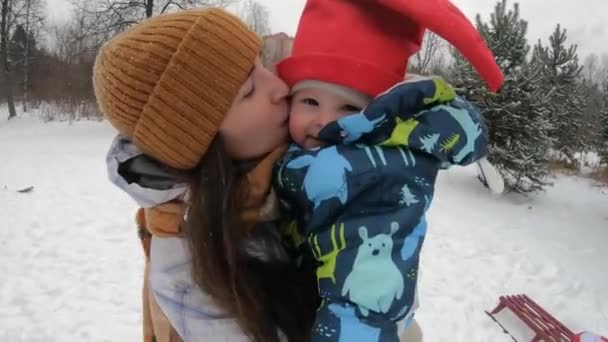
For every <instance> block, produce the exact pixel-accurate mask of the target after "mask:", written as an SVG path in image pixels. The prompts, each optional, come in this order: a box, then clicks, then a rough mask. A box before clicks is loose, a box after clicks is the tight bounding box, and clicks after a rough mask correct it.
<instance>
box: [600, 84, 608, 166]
mask: <svg viewBox="0 0 608 342" xmlns="http://www.w3.org/2000/svg"><path fill="white" fill-rule="evenodd" d="M603 88H604V91H603V101H602V102H603V106H602V111H601V112H600V127H601V128H600V132H601V135H600V139H601V140H600V142H601V143H600V159H601V161H602V163H604V164H606V165H608V78H606V80H605V81H604V84H603Z"/></svg>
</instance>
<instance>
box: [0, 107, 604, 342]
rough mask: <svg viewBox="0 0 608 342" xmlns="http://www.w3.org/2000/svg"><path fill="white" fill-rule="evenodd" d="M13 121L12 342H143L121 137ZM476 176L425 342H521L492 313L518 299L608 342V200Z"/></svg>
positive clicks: (3, 125) (8, 186)
mask: <svg viewBox="0 0 608 342" xmlns="http://www.w3.org/2000/svg"><path fill="white" fill-rule="evenodd" d="M5 117H6V115H4V114H2V115H0V118H1V119H0V341H16V342H19V341H28V342H29V341H45V342H52V341H60V342H66V341H137V340H140V336H141V332H140V331H141V326H140V320H141V314H140V292H139V291H140V282H141V274H142V266H143V260H142V255H141V250H140V247H139V241H138V239H137V237H136V233H135V227H134V223H133V213H134V209H135V205H134V204H133V203H132V202H131V201H130V200H129V199H128V198H127V197H126V195H124V194H122V193H121V192H120V191H119V190H117V189H115V188H114V187H113V186H111V185H110V183H109V182H108V181H107V180H106V175H105V167H104V156H105V151H106V148H107V146H108V144H109V142H110V140H111V139H112V136H113V130H112V128H111V127H110V126H109V125H108V124H107V123H104V122H76V123H73V124H69V123H66V122H63V123H46V124H45V123H42V122H39V121H37V120H34V119H27V118H17V119H16V120H12V121H10V122H7V121H6V119H4V118H5ZM474 175H475V169H474V168H465V169H463V168H460V169H453V170H450V171H449V172H446V173H444V174H442V175H441V176H440V178H439V183H438V190H437V196H436V199H435V202H434V205H433V207H432V209H431V212H430V217H429V233H428V236H427V239H426V242H425V247H424V252H423V262H422V263H423V265H422V267H423V268H422V280H421V284H420V301H421V307H420V311H419V314H418V316H417V317H418V320H419V322H420V324H421V326H422V328H423V331H424V334H425V341H431V342H434V341H450V342H453V341H475V342H477V341H484V342H485V341H497V342H500V341H511V339H510V338H509V337H508V336H506V335H505V334H503V333H502V331H501V329H500V328H499V327H498V325H496V324H495V323H494V322H492V321H491V320H490V319H489V318H488V317H487V316H486V315H485V313H484V310H485V309H490V308H492V307H493V306H494V305H495V304H496V302H497V298H498V296H499V295H501V294H507V293H526V294H528V295H529V296H530V297H532V298H534V299H535V300H536V301H537V302H539V303H540V304H541V305H542V306H544V307H545V308H546V309H547V310H548V311H549V312H551V313H553V314H554V315H555V316H557V317H558V318H559V319H561V320H562V321H563V322H564V323H565V324H566V325H567V326H569V327H571V328H572V329H573V330H575V331H579V330H583V329H585V330H593V331H595V332H598V333H602V334H604V335H608V266H606V260H608V248H606V247H607V244H608V190H607V189H601V188H597V187H593V186H591V183H590V182H589V181H588V180H586V179H581V178H576V177H565V176H562V177H559V178H557V179H556V180H555V187H553V188H551V189H549V190H548V191H547V192H546V193H542V194H539V195H536V196H533V197H530V198H523V197H521V196H516V195H507V196H502V197H494V196H492V195H491V194H489V192H487V191H486V190H485V189H483V188H482V187H480V185H479V183H478V182H477V180H475V178H474ZM30 185H32V186H34V187H35V188H34V190H33V191H32V192H30V193H18V192H17V190H19V189H21V188H24V187H27V186H30Z"/></svg>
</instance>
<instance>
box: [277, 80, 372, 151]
mask: <svg viewBox="0 0 608 342" xmlns="http://www.w3.org/2000/svg"><path fill="white" fill-rule="evenodd" d="M361 110H362V108H359V107H357V106H356V105H355V104H354V103H353V101H350V100H349V99H346V98H344V97H342V96H340V95H337V94H335V93H333V92H330V91H326V90H321V89H316V88H304V89H301V90H298V91H297V92H295V93H294V94H293V96H292V98H291V111H290V113H289V134H290V135H291V138H292V139H293V141H294V142H295V143H296V144H298V145H299V146H300V147H302V148H304V149H314V148H317V147H319V146H322V145H323V142H322V141H320V140H319V139H318V136H319V131H320V130H321V129H322V128H323V127H325V126H326V125H327V124H329V123H330V122H332V121H336V120H338V119H339V118H341V117H343V116H345V115H348V114H353V113H357V112H360V111H361Z"/></svg>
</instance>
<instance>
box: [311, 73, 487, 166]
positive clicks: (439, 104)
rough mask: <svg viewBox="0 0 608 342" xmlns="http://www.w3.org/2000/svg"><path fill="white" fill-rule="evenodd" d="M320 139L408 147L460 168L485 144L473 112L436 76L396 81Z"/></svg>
mask: <svg viewBox="0 0 608 342" xmlns="http://www.w3.org/2000/svg"><path fill="white" fill-rule="evenodd" d="M320 137H321V138H322V139H325V140H328V141H331V142H335V143H347V144H348V143H363V144H366V145H381V146H402V147H408V148H410V149H413V150H417V151H418V152H422V153H427V154H430V155H433V156H434V157H436V158H437V159H438V160H440V161H441V162H442V163H444V164H460V165H466V164H469V163H472V162H474V161H475V160H477V159H479V158H481V157H482V156H483V155H484V154H485V148H486V144H487V132H486V127H485V125H484V124H483V119H482V117H481V114H480V113H479V111H478V110H477V109H476V108H475V107H474V106H473V105H472V104H471V103H469V102H467V101H466V100H464V99H462V98H459V97H457V96H456V94H455V92H454V89H453V88H452V87H451V86H450V85H449V84H448V83H446V82H445V81H444V80H443V79H442V78H440V77H432V78H417V79H413V80H408V81H405V82H402V83H399V84H397V85H395V86H394V87H392V88H391V89H389V90H387V91H386V92H385V93H383V94H381V95H379V96H378V97H376V98H375V99H374V100H373V101H372V102H371V103H370V104H369V105H368V106H367V107H366V108H365V109H364V110H363V111H362V112H361V113H357V114H353V115H349V116H346V117H343V118H341V119H339V120H338V121H336V122H335V123H331V124H329V125H328V126H327V127H325V128H324V129H323V130H322V131H321V133H320Z"/></svg>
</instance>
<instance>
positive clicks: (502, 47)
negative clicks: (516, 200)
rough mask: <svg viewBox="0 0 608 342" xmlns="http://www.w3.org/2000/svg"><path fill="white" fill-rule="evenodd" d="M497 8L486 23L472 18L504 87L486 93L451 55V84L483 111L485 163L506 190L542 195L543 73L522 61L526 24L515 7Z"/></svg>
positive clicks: (545, 149) (545, 142)
mask: <svg viewBox="0 0 608 342" xmlns="http://www.w3.org/2000/svg"><path fill="white" fill-rule="evenodd" d="M507 5H508V3H507V0H502V1H500V2H498V3H497V4H496V7H495V9H494V13H493V14H492V15H491V18H490V22H489V23H486V22H484V21H483V20H482V19H481V17H480V16H479V15H477V18H476V21H477V29H478V30H479V32H480V33H481V35H482V36H483V37H484V39H485V40H486V42H487V44H488V47H489V48H490V49H491V50H492V52H493V53H494V56H495V57H496V62H497V63H498V65H499V66H500V67H501V69H502V70H503V72H504V74H505V84H504V85H503V88H502V89H501V91H500V92H499V93H497V94H494V93H491V92H489V91H488V90H487V88H486V87H485V84H484V83H483V82H482V81H481V80H480V78H479V77H478V76H477V74H476V72H475V71H474V70H473V69H472V67H471V66H470V65H469V64H468V63H467V62H466V61H465V60H464V59H463V58H462V56H460V55H459V54H458V53H456V52H454V55H455V56H454V57H455V59H456V63H455V65H454V67H453V70H452V74H451V75H452V82H453V84H454V85H455V87H456V88H457V91H458V92H459V93H460V94H461V95H463V96H465V97H466V98H467V99H468V100H470V101H472V102H474V103H475V104H476V105H477V106H478V107H479V108H480V109H481V110H482V112H483V115H484V118H485V119H486V123H487V125H488V129H489V139H490V143H489V148H488V159H489V160H490V161H491V162H492V163H493V164H494V165H495V166H496V167H497V168H498V169H499V170H500V172H501V173H502V175H503V177H504V178H505V184H506V186H507V187H508V188H509V189H510V190H512V191H516V192H522V193H524V192H531V191H537V190H542V189H543V188H544V187H545V186H546V185H548V184H549V183H548V182H547V179H546V177H547V175H548V169H547V152H548V149H549V147H550V146H551V139H550V137H549V135H548V131H549V129H550V125H549V122H548V120H547V117H548V108H547V106H546V98H545V96H543V95H544V94H543V93H542V91H541V90H540V89H539V88H540V87H539V85H540V84H541V80H542V74H541V72H540V70H537V69H534V68H533V66H532V65H531V64H530V62H529V61H528V60H527V55H528V52H529V51H530V46H529V45H528V42H527V39H526V32H527V28H528V24H527V22H526V21H525V20H523V19H521V18H520V16H519V6H518V4H517V3H515V4H514V5H513V8H508V6H507Z"/></svg>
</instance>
